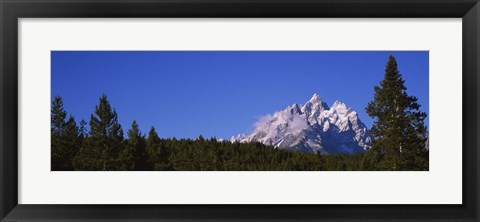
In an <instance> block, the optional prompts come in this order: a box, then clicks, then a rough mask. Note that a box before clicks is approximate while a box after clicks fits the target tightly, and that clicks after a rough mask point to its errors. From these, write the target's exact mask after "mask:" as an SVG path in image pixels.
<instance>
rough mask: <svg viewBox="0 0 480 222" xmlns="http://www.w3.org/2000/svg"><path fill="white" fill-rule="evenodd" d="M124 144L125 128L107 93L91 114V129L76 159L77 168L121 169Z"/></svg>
mask: <svg viewBox="0 0 480 222" xmlns="http://www.w3.org/2000/svg"><path fill="white" fill-rule="evenodd" d="M123 146H124V138H123V130H122V128H121V126H120V124H119V123H118V116H117V112H116V111H115V109H112V108H111V106H110V102H108V100H107V96H106V95H102V97H100V102H99V105H98V106H96V107H95V114H92V115H91V116H90V131H89V135H88V136H87V138H86V139H85V142H84V143H83V146H82V147H81V149H80V152H79V153H78V155H77V156H76V157H75V159H74V166H75V169H76V170H119V169H121V166H120V158H119V154H120V151H121V150H122V149H123Z"/></svg>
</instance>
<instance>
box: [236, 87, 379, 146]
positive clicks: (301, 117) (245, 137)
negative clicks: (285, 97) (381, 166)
mask: <svg viewBox="0 0 480 222" xmlns="http://www.w3.org/2000/svg"><path fill="white" fill-rule="evenodd" d="M230 141H232V142H251V141H258V142H261V143H263V144H267V145H272V146H275V147H278V148H281V149H288V150H299V151H302V152H308V153H318V152H320V153H322V154H338V153H348V154H353V153H358V152H365V151H366V150H368V148H369V147H370V142H371V139H370V136H369V134H368V129H367V127H366V126H365V124H363V123H362V121H360V119H359V117H358V115H357V113H356V112H355V111H353V110H352V109H350V108H348V107H347V106H346V105H345V104H344V103H341V102H339V101H335V103H334V104H333V105H332V106H331V107H329V106H328V105H327V104H326V103H325V102H323V101H322V100H321V98H320V96H319V95H317V94H314V95H313V97H312V98H311V99H310V100H309V101H308V102H306V103H305V104H304V105H303V106H299V105H297V104H293V105H291V106H288V107H287V108H286V109H284V110H282V111H279V112H276V113H274V114H273V115H268V116H265V117H263V118H261V119H260V120H259V121H258V122H257V123H256V124H255V130H254V131H253V132H251V133H249V134H239V135H236V136H233V137H232V138H231V139H230Z"/></svg>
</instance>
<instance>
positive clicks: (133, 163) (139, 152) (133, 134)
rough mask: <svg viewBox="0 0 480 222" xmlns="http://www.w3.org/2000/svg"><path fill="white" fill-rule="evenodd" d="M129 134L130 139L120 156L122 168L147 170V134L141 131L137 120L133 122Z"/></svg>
mask: <svg viewBox="0 0 480 222" xmlns="http://www.w3.org/2000/svg"><path fill="white" fill-rule="evenodd" d="M127 135H128V140H127V141H126V146H125V148H124V149H123V150H122V152H121V157H120V159H121V165H122V170H136V171H140V170H147V160H146V153H145V146H146V144H145V136H143V135H142V133H141V132H140V129H139V128H138V124H137V122H136V121H135V120H134V121H133V122H132V127H131V128H130V129H129V130H128V132H127Z"/></svg>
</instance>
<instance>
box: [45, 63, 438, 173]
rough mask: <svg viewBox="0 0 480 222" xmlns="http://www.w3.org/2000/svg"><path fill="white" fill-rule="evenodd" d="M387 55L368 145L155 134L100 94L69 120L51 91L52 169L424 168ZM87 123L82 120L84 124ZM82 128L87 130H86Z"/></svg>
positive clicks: (413, 118) (413, 115)
mask: <svg viewBox="0 0 480 222" xmlns="http://www.w3.org/2000/svg"><path fill="white" fill-rule="evenodd" d="M406 90H407V89H406V87H405V84H404V80H403V79H402V76H401V74H400V72H399V71H398V67H397V63H396V60H395V58H394V57H393V56H390V58H389V60H388V63H387V66H386V69H385V76H384V79H383V80H382V81H381V82H380V84H379V85H378V86H375V87H374V91H375V95H374V98H372V100H371V102H369V103H368V104H367V105H366V111H367V113H368V115H369V116H370V117H372V118H373V119H374V124H373V126H372V128H371V129H370V133H371V135H372V145H371V148H370V149H369V150H368V151H367V152H365V153H357V154H352V155H349V154H332V155H323V154H319V153H317V154H313V153H302V152H294V151H288V150H284V149H278V148H275V147H273V146H268V145H264V144H262V143H260V142H242V143H240V142H230V141H220V140H217V139H216V138H203V137H202V136H199V137H198V138H196V139H176V138H160V137H159V135H158V134H157V132H156V130H155V128H154V127H151V128H150V131H149V132H148V133H147V134H144V132H141V131H140V130H139V126H138V124H137V123H136V121H133V122H132V124H131V126H129V128H128V130H127V131H126V133H125V132H124V131H123V128H122V126H121V125H120V123H119V120H118V118H119V116H118V114H117V112H116V111H115V109H114V108H113V107H112V106H111V104H110V102H109V101H108V99H107V96H106V95H102V96H101V97H100V99H99V102H98V104H97V105H96V107H94V109H93V113H92V114H91V116H90V120H89V121H88V122H87V121H85V120H81V121H79V122H77V121H76V120H75V118H74V117H73V116H72V115H69V114H68V113H67V111H66V110H65V109H64V107H63V101H62V98H61V97H60V96H57V97H55V98H54V100H53V101H52V106H51V169H52V170H53V171H73V170H75V171H405V170H406V171H409V170H410V171H419V170H428V166H429V165H428V160H429V152H428V146H427V145H426V144H428V132H427V128H426V126H425V124H424V120H425V118H426V116H427V115H426V113H424V112H421V111H420V110H419V109H420V104H418V103H417V100H418V99H417V98H416V97H414V96H410V95H408V94H407V92H406ZM87 126H88V127H87ZM87 128H88V130H87Z"/></svg>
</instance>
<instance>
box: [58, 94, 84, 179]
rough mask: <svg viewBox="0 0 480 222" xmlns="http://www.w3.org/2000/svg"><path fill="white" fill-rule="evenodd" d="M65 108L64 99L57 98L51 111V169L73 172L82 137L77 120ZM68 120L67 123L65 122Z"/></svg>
mask: <svg viewBox="0 0 480 222" xmlns="http://www.w3.org/2000/svg"><path fill="white" fill-rule="evenodd" d="M66 117H67V112H66V111H65V110H64V108H63V101H62V98H61V97H59V96H57V97H55V99H54V100H53V102H52V109H51V169H52V170H73V167H72V160H73V158H74V156H75V155H76V154H77V152H78V150H79V147H80V145H81V142H82V141H81V136H80V135H79V130H78V127H77V124H76V122H75V119H74V118H73V116H70V117H69V118H68V120H66ZM65 120H66V121H65Z"/></svg>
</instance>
